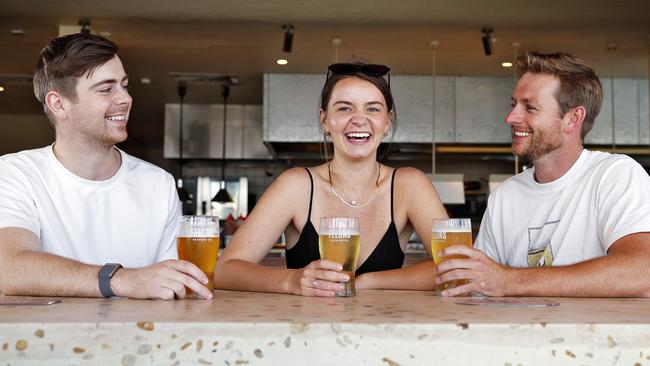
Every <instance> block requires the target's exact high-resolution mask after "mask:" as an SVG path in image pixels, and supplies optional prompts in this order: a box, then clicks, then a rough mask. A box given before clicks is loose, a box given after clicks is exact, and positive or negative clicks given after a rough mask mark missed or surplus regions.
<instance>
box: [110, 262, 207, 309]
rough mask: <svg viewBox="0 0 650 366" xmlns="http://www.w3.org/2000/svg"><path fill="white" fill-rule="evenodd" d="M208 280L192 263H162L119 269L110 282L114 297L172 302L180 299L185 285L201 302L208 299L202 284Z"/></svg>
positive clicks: (183, 294)
mask: <svg viewBox="0 0 650 366" xmlns="http://www.w3.org/2000/svg"><path fill="white" fill-rule="evenodd" d="M207 283H208V277H207V276H206V275H205V274H204V273H203V271H201V269H200V268H199V267H197V266H196V265H194V264H193V263H190V262H187V261H179V260H171V259H170V260H166V261H163V262H160V263H156V264H152V265H150V266H147V267H143V268H137V269H128V268H122V269H120V270H118V271H117V272H116V273H115V276H113V278H112V280H111V289H112V290H113V292H114V293H115V295H117V296H122V297H128V298H132V299H163V300H173V299H174V297H177V298H181V299H182V298H184V297H185V295H186V291H185V287H186V286H187V287H188V288H189V289H191V290H192V291H193V292H194V293H196V294H198V295H199V296H201V297H202V298H204V299H212V296H213V295H212V291H210V290H208V288H207V287H205V286H204V285H206V284H207Z"/></svg>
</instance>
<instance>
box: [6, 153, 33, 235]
mask: <svg viewBox="0 0 650 366" xmlns="http://www.w3.org/2000/svg"><path fill="white" fill-rule="evenodd" d="M4 227H19V228H23V229H27V230H29V231H31V232H33V233H34V234H36V236H38V237H40V232H41V223H40V220H39V218H38V211H37V208H36V206H35V204H34V200H33V199H32V197H31V194H30V192H29V182H27V179H26V177H25V176H24V175H23V174H22V173H21V172H19V171H18V170H16V169H14V168H12V167H11V166H8V165H6V164H5V163H4V162H1V161H0V228H4Z"/></svg>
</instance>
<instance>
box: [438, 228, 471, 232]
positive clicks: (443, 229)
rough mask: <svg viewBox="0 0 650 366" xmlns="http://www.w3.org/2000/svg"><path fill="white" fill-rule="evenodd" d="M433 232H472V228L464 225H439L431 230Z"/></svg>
mask: <svg viewBox="0 0 650 366" xmlns="http://www.w3.org/2000/svg"><path fill="white" fill-rule="evenodd" d="M431 232H432V233H471V232H472V229H471V228H462V227H437V228H434V229H433V230H431Z"/></svg>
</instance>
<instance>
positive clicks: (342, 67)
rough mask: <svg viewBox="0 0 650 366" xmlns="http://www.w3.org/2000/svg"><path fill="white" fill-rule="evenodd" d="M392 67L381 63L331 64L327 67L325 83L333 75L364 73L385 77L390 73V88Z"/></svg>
mask: <svg viewBox="0 0 650 366" xmlns="http://www.w3.org/2000/svg"><path fill="white" fill-rule="evenodd" d="M389 72H390V67H388V66H386V65H379V64H331V65H329V66H328V67H327V75H326V76H325V83H327V80H328V79H329V78H330V74H331V75H354V74H356V73H362V74H365V75H368V76H373V77H383V76H384V75H386V74H388V76H387V78H388V80H387V82H388V88H389V89H390V73H389Z"/></svg>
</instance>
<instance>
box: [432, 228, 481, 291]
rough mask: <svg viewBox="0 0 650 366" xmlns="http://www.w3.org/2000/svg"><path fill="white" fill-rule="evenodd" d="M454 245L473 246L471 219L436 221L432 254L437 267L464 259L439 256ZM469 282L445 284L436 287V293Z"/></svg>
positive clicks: (457, 256)
mask: <svg viewBox="0 0 650 366" xmlns="http://www.w3.org/2000/svg"><path fill="white" fill-rule="evenodd" d="M452 245H466V246H468V247H471V246H472V222H471V220H470V219H434V220H433V229H432V231H431V253H432V254H433V260H434V262H436V265H438V264H440V263H442V262H443V261H446V260H447V259H454V258H464V256H461V255H451V256H447V257H444V258H440V257H439V256H438V252H440V251H441V250H443V249H445V248H447V247H450V246H452ZM466 283H467V280H455V281H449V282H445V283H443V284H440V285H438V286H436V288H435V292H436V293H438V294H439V293H440V292H441V291H442V290H445V289H448V288H452V287H456V286H460V285H464V284H466Z"/></svg>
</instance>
